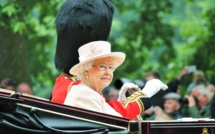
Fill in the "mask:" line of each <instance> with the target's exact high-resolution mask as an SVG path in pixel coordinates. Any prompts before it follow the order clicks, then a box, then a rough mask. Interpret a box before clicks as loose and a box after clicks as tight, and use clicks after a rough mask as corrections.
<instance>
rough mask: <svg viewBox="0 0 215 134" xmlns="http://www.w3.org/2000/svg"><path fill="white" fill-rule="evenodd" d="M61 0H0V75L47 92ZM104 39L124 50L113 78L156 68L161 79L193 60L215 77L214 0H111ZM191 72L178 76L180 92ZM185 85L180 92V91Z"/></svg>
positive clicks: (55, 73) (52, 74) (141, 75)
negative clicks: (112, 10) (108, 28)
mask: <svg viewBox="0 0 215 134" xmlns="http://www.w3.org/2000/svg"><path fill="white" fill-rule="evenodd" d="M64 1H65V0H0V80H3V79H5V78H10V79H12V80H13V82H14V85H17V84H18V83H21V82H26V83H28V84H29V85H30V86H31V88H32V91H33V94H34V95H36V96H39V97H43V98H49V96H50V94H51V90H52V88H53V84H54V82H55V78H56V77H57V76H58V75H59V74H60V73H61V72H58V71H57V69H55V66H54V54H55V47H56V37H57V36H56V28H55V24H54V21H55V17H56V14H57V12H58V10H59V8H60V6H61V5H62V3H63V2H64ZM113 3H114V5H115V7H116V10H115V14H114V18H113V23H112V29H111V33H110V36H109V42H111V44H112V50H113V51H122V52H124V53H126V57H127V58H126V61H125V63H124V64H123V65H122V66H120V67H119V68H118V69H117V70H116V72H115V74H114V75H115V78H114V80H113V82H112V84H114V81H115V80H116V79H119V78H129V79H143V78H144V77H145V75H146V72H148V71H157V72H159V74H160V76H161V80H162V81H164V82H168V81H171V80H172V79H173V78H176V77H177V76H178V74H179V73H180V71H181V70H183V68H184V67H186V66H189V65H195V66H196V68H197V69H198V70H202V71H203V72H204V73H205V76H206V78H207V80H208V81H212V80H214V78H215V60H214V57H215V53H214V52H215V4H212V3H215V0H159V1H158V0H135V1H134V0H113ZM191 81H192V74H189V75H186V76H184V77H183V80H182V81H181V90H182V94H183V93H185V92H186V87H187V86H188V84H189V83H190V82H191ZM183 91H184V92H183Z"/></svg>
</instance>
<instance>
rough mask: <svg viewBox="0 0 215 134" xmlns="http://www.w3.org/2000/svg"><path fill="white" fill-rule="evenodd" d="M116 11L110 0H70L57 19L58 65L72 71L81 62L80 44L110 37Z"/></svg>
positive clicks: (67, 71) (56, 54) (56, 59)
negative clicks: (79, 58)
mask: <svg viewBox="0 0 215 134" xmlns="http://www.w3.org/2000/svg"><path fill="white" fill-rule="evenodd" d="M113 13H114V6H113V4H112V3H111V2H110V0H67V1H66V2H65V3H64V4H63V5H62V6H61V8H60V10H59V12H58V15H57V18H56V20H55V24H56V27H57V48H56V53H55V67H56V68H57V69H58V70H60V71H63V72H64V73H67V74H69V69H70V68H71V67H72V66H74V65H75V64H77V63H79V60H78V57H79V56H78V48H79V47H80V46H82V45H84V44H86V43H88V42H91V41H98V40H104V41H106V40H107V39H108V36H109V33H110V29H111V24H112V18H113Z"/></svg>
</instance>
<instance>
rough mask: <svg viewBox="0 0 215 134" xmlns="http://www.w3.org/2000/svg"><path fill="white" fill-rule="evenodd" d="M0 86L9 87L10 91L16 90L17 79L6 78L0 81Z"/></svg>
mask: <svg viewBox="0 0 215 134" xmlns="http://www.w3.org/2000/svg"><path fill="white" fill-rule="evenodd" d="M0 88H3V89H7V90H10V91H15V90H16V81H15V80H13V79H11V78H5V79H3V80H2V81H1V83H0Z"/></svg>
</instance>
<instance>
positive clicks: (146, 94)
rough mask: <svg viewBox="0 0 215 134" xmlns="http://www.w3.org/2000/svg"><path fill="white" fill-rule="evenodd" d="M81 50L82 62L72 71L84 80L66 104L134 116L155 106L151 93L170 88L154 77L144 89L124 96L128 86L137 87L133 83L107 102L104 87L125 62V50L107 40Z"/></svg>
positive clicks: (131, 117)
mask: <svg viewBox="0 0 215 134" xmlns="http://www.w3.org/2000/svg"><path fill="white" fill-rule="evenodd" d="M78 52H79V60H80V62H79V63H78V64H76V65H75V66H73V67H72V68H71V69H70V73H71V74H75V75H77V77H78V78H80V80H81V83H80V84H78V85H73V86H72V87H71V88H70V90H69V93H68V94H67V96H66V99H65V102H64V104H65V105H70V106H74V107H78V108H83V109H87V110H91V111H96V112H100V113H105V114H110V115H114V116H119V117H125V118H128V119H130V120H132V119H134V118H135V117H136V116H137V115H139V114H140V113H142V112H144V111H145V110H146V109H148V108H149V107H150V106H151V103H150V100H149V98H150V97H152V96H153V95H154V94H156V93H157V92H158V91H159V90H160V89H164V90H165V89H166V88H167V86H166V85H165V84H163V83H162V82H161V81H160V80H158V79H152V80H150V81H148V82H147V83H146V85H145V87H144V88H143V89H142V90H141V91H138V92H136V93H134V94H133V95H131V96H130V97H128V98H124V96H125V92H126V91H127V89H128V88H133V87H135V85H134V84H133V85H134V86H133V85H132V84H131V83H130V84H126V85H123V87H122V89H120V90H121V91H120V94H119V98H118V100H112V101H110V102H109V103H107V102H106V101H105V99H104V97H103V96H102V90H103V89H104V88H105V87H107V86H109V85H110V83H111V82H112V79H113V73H114V71H115V70H116V69H117V68H118V67H119V66H120V65H121V64H122V63H123V62H124V60H125V54H124V53H122V52H111V45H110V43H109V42H106V41H94V42H90V43H87V44H85V45H83V46H81V47H80V48H79V49H78Z"/></svg>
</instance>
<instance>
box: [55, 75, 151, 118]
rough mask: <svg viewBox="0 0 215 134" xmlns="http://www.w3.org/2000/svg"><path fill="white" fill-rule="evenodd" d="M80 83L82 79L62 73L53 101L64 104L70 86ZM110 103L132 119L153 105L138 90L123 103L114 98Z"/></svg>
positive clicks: (58, 79) (124, 115)
mask: <svg viewBox="0 0 215 134" xmlns="http://www.w3.org/2000/svg"><path fill="white" fill-rule="evenodd" d="M79 83H80V81H79V80H78V79H77V78H76V77H74V76H69V75H67V74H64V73H62V74H61V75H60V76H58V77H57V78H56V81H55V85H54V89H53V91H52V97H51V101H52V102H56V103H60V104H63V103H64V100H65V98H66V96H67V93H68V91H69V89H70V87H71V86H72V85H77V84H79ZM108 104H109V105H110V106H111V107H112V108H113V109H115V110H116V111H117V112H118V113H120V114H121V115H122V117H124V118H128V119H130V120H132V119H133V118H135V117H136V116H137V115H139V114H140V113H142V112H144V111H145V110H146V109H148V108H149V107H151V103H150V101H149V98H148V97H146V96H145V95H144V94H143V93H142V92H136V93H135V94H134V95H132V96H131V97H128V98H127V99H126V100H125V101H124V102H123V103H121V102H119V101H116V100H114V101H110V102H108Z"/></svg>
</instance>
